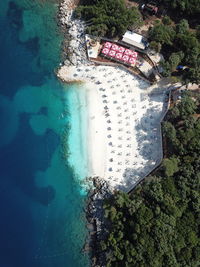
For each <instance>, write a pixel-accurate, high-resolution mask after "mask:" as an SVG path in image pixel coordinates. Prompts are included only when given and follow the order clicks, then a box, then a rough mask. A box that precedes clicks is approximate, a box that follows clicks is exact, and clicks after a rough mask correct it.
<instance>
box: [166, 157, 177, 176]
mask: <svg viewBox="0 0 200 267" xmlns="http://www.w3.org/2000/svg"><path fill="white" fill-rule="evenodd" d="M178 164H179V159H177V158H175V157H171V158H168V159H164V160H163V163H162V165H163V169H164V172H165V175H166V176H167V177H169V176H173V175H174V173H176V172H178V171H179V167H178Z"/></svg>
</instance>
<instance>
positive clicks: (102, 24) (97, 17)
mask: <svg viewBox="0 0 200 267" xmlns="http://www.w3.org/2000/svg"><path fill="white" fill-rule="evenodd" d="M75 14H76V16H77V17H79V18H83V19H84V20H85V21H86V24H87V28H86V29H87V32H88V33H90V34H93V35H96V36H104V35H106V36H109V37H115V36H119V35H122V34H124V32H125V31H126V30H127V28H128V27H136V26H139V25H140V24H141V22H142V19H141V14H140V12H139V11H138V9H137V8H135V7H133V8H127V7H126V6H125V2H124V0H98V1H97V0H91V1H89V3H88V2H87V3H86V4H84V5H80V6H79V7H78V8H77V9H76V12H75Z"/></svg>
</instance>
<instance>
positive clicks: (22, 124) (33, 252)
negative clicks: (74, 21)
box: [0, 0, 89, 267]
mask: <svg viewBox="0 0 200 267" xmlns="http://www.w3.org/2000/svg"><path fill="white" fill-rule="evenodd" d="M56 10H57V7H56V5H55V3H54V1H50V0H49V1H45V0H43V1H42V0H35V1H32V0H14V1H8V0H4V1H1V2H0V29H1V30H0V51H1V61H0V63H1V64H0V125H1V131H0V198H1V199H0V207H1V209H0V210H1V220H0V236H1V240H0V266H2V267H18V266H19V267H28V266H29V267H46V266H47V267H49V266H50V267H64V266H65V267H79V266H80V267H82V266H86V267H87V266H89V260H88V256H87V255H85V254H83V253H82V252H81V250H82V247H83V245H84V241H85V238H86V236H87V231H86V228H85V223H86V222H85V214H84V211H83V209H84V206H85V198H86V190H85V186H84V183H83V177H84V176H85V175H86V174H87V161H86V158H87V154H86V152H87V145H86V142H81V140H83V138H84V135H85V134H86V128H87V125H86V124H84V118H85V117H86V113H87V111H86V102H85V101H86V98H85V93H84V91H83V90H81V88H78V87H76V88H74V87H72V86H71V87H67V86H64V85H63V84H61V83H60V82H59V81H58V80H57V79H56V78H55V75H54V70H55V68H56V67H57V66H58V65H59V62H60V60H61V59H60V48H61V42H62V34H61V33H59V31H58V28H57V25H56V21H55V16H56ZM80 137H81V138H80Z"/></svg>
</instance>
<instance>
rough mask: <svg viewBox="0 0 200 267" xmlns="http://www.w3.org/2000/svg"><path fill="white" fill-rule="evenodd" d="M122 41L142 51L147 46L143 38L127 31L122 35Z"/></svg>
mask: <svg viewBox="0 0 200 267" xmlns="http://www.w3.org/2000/svg"><path fill="white" fill-rule="evenodd" d="M122 41H123V42H124V43H127V44H129V45H133V46H135V47H137V48H139V49H142V50H144V49H145V48H146V45H147V41H146V40H145V39H144V37H143V36H142V35H140V34H137V33H135V32H131V31H127V32H126V33H125V34H124V35H123V39H122Z"/></svg>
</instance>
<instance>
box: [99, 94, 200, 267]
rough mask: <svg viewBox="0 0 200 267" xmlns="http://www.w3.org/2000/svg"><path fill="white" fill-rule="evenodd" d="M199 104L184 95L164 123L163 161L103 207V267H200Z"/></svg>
mask: <svg viewBox="0 0 200 267" xmlns="http://www.w3.org/2000/svg"><path fill="white" fill-rule="evenodd" d="M198 111H199V102H198V101H197V100H196V101H194V100H193V99H192V98H191V97H189V96H188V94H185V95H184V97H183V98H182V101H181V102H180V103H178V104H177V105H175V106H174V107H173V108H172V109H171V110H170V111H169V113H168V115H167V120H166V121H165V122H164V123H163V135H164V137H165V141H166V142H167V149H168V150H167V151H166V155H167V157H166V158H165V159H164V160H163V163H162V165H161V167H160V168H159V169H158V170H157V171H156V172H155V173H154V175H153V176H151V177H148V178H146V179H145V181H144V182H143V183H142V184H141V185H139V186H137V187H136V188H135V190H134V191H133V192H132V193H130V194H125V193H122V192H118V193H116V194H115V195H114V196H113V197H112V199H109V200H107V201H106V203H105V205H104V208H105V216H106V217H107V219H108V222H109V223H108V228H107V238H106V239H105V240H103V241H101V251H103V252H104V253H105V257H106V262H107V267H108V266H115V267H121V266H124V267H129V266H130V267H161V266H166V267H183V266H185V267H186V266H187V267H189V266H191V267H197V266H200V235H199V234H200V233H199V231H200V158H199V155H200V118H198V116H197V115H196V114H195V113H196V112H198Z"/></svg>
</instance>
